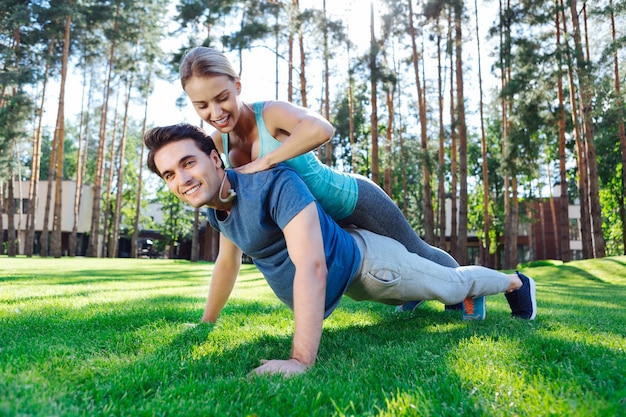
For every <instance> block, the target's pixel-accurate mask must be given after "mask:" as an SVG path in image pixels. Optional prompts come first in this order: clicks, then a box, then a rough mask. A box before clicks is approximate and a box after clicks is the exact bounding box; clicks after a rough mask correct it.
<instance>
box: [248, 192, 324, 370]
mask: <svg viewBox="0 0 626 417" xmlns="http://www.w3.org/2000/svg"><path fill="white" fill-rule="evenodd" d="M283 233H284V235H285V240H286V241H287V249H288V251H289V257H290V258H291V261H292V262H293V264H294V265H295V267H296V272H295V277H294V286H293V306H294V308H293V309H294V319H295V330H294V335H293V347H292V351H291V357H290V359H288V360H271V361H266V362H264V364H263V365H261V366H260V367H258V368H256V369H255V370H254V372H255V373H257V374H263V373H282V374H285V375H290V374H297V373H302V372H304V371H305V370H306V369H307V368H309V367H311V366H312V365H313V364H314V363H315V358H316V357H317V350H318V348H319V344H320V340H321V338H322V322H323V321H324V305H325V302H326V277H327V274H328V270H327V267H326V256H325V254H324V243H323V241H322V230H321V227H320V221H319V217H318V212H317V206H316V205H315V203H310V204H309V205H308V206H306V207H305V208H304V209H303V210H302V211H301V212H300V213H298V214H297V215H296V216H295V217H294V218H293V219H291V221H290V222H289V223H288V224H287V226H285V228H284V229H283Z"/></svg>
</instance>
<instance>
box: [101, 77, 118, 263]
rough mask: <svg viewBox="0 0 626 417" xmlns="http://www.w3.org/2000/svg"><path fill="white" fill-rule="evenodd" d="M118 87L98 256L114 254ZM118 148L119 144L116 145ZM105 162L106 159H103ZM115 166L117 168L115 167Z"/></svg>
mask: <svg viewBox="0 0 626 417" xmlns="http://www.w3.org/2000/svg"><path fill="white" fill-rule="evenodd" d="M120 90H121V89H120V88H119V86H118V88H117V95H116V97H115V111H114V112H113V132H112V133H111V142H110V145H109V159H108V160H109V172H108V174H107V180H106V191H105V192H104V218H103V221H102V230H103V234H102V237H103V241H102V253H101V255H100V256H102V257H107V258H113V257H114V256H115V255H113V254H111V253H110V251H109V249H110V248H109V242H110V241H111V233H112V232H113V228H112V225H113V207H112V203H111V190H112V189H113V179H114V175H115V172H116V171H117V170H118V169H119V167H118V166H117V164H116V162H115V142H116V141H117V127H118V123H119V118H118V110H117V109H118V105H119V101H120V100H119V93H120ZM118 149H119V146H118ZM105 164H106V161H105ZM116 168H117V169H116Z"/></svg>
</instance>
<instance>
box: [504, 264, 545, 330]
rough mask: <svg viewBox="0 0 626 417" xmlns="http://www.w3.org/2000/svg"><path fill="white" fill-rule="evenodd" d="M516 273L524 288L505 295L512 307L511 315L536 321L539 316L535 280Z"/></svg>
mask: <svg viewBox="0 0 626 417" xmlns="http://www.w3.org/2000/svg"><path fill="white" fill-rule="evenodd" d="M515 273H516V274H517V276H518V277H519V279H520V280H522V286H521V287H520V288H519V289H517V290H515V291H512V292H509V293H504V296H505V297H506V300H507V301H508V302H509V305H510V306H511V315H512V316H513V317H517V318H520V319H524V320H534V319H535V316H536V315H537V299H536V296H535V292H536V288H535V280H533V279H532V278H530V277H527V276H526V275H524V274H522V273H521V272H518V271H515Z"/></svg>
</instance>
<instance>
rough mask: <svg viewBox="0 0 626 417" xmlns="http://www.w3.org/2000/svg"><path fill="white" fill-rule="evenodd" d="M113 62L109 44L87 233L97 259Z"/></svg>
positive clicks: (113, 58)
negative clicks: (89, 229) (89, 226)
mask: <svg viewBox="0 0 626 417" xmlns="http://www.w3.org/2000/svg"><path fill="white" fill-rule="evenodd" d="M115 19H116V21H115V25H114V30H115V31H117V29H118V23H117V11H116V17H115ZM114 61H115V43H113V42H112V43H111V47H110V49H109V58H108V66H107V71H106V78H105V82H104V95H103V99H102V111H101V114H100V133H99V136H98V154H97V156H96V172H95V175H94V181H93V208H92V212H91V231H90V233H89V251H88V256H90V257H95V258H97V257H99V256H100V251H99V244H100V218H101V217H102V206H101V204H102V196H101V194H102V180H103V177H104V175H103V174H104V148H105V144H106V123H107V108H108V105H109V93H110V88H111V79H112V73H113V64H114Z"/></svg>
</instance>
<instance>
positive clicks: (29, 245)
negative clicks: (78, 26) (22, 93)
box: [0, 36, 54, 258]
mask: <svg viewBox="0 0 626 417" xmlns="http://www.w3.org/2000/svg"><path fill="white" fill-rule="evenodd" d="M53 48H54V36H50V41H49V42H48V54H47V55H46V68H45V70H44V78H43V87H42V90H41V104H40V106H39V109H37V129H36V130H35V140H34V144H33V157H32V161H31V169H30V172H31V174H30V184H29V187H28V201H29V202H30V203H29V204H28V213H27V214H26V242H25V245H24V251H25V254H26V256H27V257H29V258H30V257H32V256H33V252H34V246H35V224H36V220H37V205H38V201H37V199H38V191H39V170H40V166H41V130H42V123H43V108H44V105H45V102H46V87H47V85H48V76H49V73H50V60H51V56H52V51H53ZM0 230H1V228H0Z"/></svg>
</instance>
